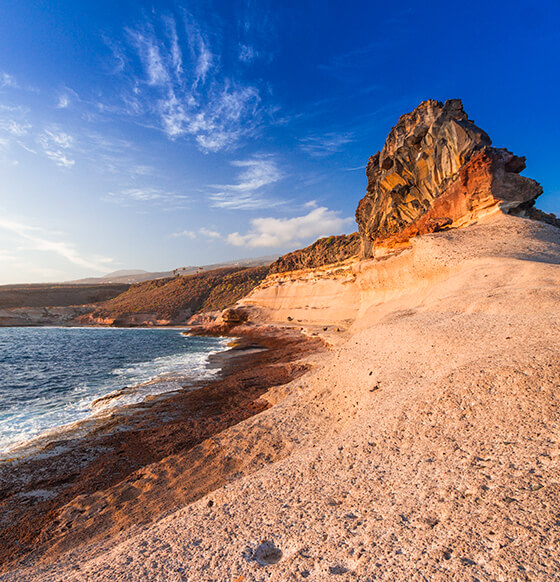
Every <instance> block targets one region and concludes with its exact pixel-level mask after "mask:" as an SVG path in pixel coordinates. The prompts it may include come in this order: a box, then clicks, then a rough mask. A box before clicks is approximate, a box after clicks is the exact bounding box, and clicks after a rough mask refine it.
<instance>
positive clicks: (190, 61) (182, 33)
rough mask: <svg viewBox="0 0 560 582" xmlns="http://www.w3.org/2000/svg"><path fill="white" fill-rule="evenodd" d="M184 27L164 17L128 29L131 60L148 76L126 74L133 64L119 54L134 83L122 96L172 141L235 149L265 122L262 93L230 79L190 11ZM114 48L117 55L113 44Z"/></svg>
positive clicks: (207, 149) (131, 110) (209, 149)
mask: <svg viewBox="0 0 560 582" xmlns="http://www.w3.org/2000/svg"><path fill="white" fill-rule="evenodd" d="M162 22H163V29H162V26H161V23H162ZM183 24H184V26H183V29H182V30H180V29H178V27H177V22H176V20H175V19H174V18H172V17H170V16H163V17H162V18H161V20H157V19H154V21H153V22H146V23H145V24H144V26H143V27H141V28H137V29H125V32H126V38H127V39H128V43H129V45H130V47H131V48H132V50H133V53H134V59H132V61H133V60H135V59H136V60H139V62H140V65H141V67H142V72H143V74H142V75H141V76H138V75H137V74H135V73H134V72H133V71H131V70H127V69H126V66H127V65H128V64H129V63H131V62H132V61H129V60H127V59H125V58H124V57H123V56H122V55H121V56H120V59H119V62H120V64H121V65H122V70H121V72H122V74H123V77H124V78H125V79H126V80H127V82H128V83H129V89H128V91H127V92H126V91H125V94H124V95H123V97H122V100H123V102H124V104H125V111H126V112H127V113H128V114H129V115H134V116H144V115H146V114H147V115H150V116H155V117H156V119H157V124H158V125H159V126H160V127H161V129H162V130H163V131H164V132H165V134H166V135H167V136H168V137H169V138H170V139H172V140H175V139H178V138H181V137H187V136H190V137H192V138H193V139H194V141H195V143H196V144H197V145H198V147H199V148H200V149H201V150H202V151H203V152H216V151H220V150H224V149H228V148H231V147H233V146H234V145H235V144H236V142H238V140H239V139H240V138H241V137H242V136H243V135H248V134H251V133H252V132H253V131H254V129H255V127H256V126H257V125H258V124H259V123H260V116H261V98H260V94H259V90H258V89H257V87H255V86H253V85H251V84H248V83H244V82H243V83H242V82H240V81H239V80H236V79H234V78H228V77H225V76H224V75H223V70H222V68H221V61H220V58H219V56H218V55H216V54H214V52H213V51H212V48H211V43H210V40H209V39H210V35H209V34H207V33H205V32H204V31H203V30H202V28H201V27H200V26H199V24H198V23H197V22H195V21H194V19H193V18H192V17H191V16H190V15H188V14H187V13H185V17H184V23H183ZM108 44H109V43H108ZM109 46H110V47H111V49H112V50H113V52H114V44H109ZM119 54H120V53H119Z"/></svg>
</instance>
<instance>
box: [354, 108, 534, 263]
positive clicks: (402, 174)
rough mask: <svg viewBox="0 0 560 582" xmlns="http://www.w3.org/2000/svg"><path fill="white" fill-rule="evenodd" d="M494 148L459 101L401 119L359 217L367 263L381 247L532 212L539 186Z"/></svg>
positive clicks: (515, 160) (373, 164) (380, 155)
mask: <svg viewBox="0 0 560 582" xmlns="http://www.w3.org/2000/svg"><path fill="white" fill-rule="evenodd" d="M491 143H492V142H491V140H490V138H489V137H488V135H487V134H486V133H485V132H484V131H483V130H482V129H480V128H478V127H477V126H476V125H475V124H474V123H473V122H472V121H471V120H469V118H468V117H467V114H466V113H465V111H464V110H463V105H462V103H461V101H460V100H458V99H453V100H449V101H446V102H445V104H442V103H441V102H438V101H434V100H429V101H424V102H423V103H421V104H420V105H419V106H418V107H417V108H416V109H415V110H414V111H412V112H411V113H407V114H405V115H402V116H401V117H400V119H399V121H398V123H397V125H396V126H395V127H394V128H393V129H392V130H391V132H390V133H389V136H388V137H387V140H386V142H385V145H384V147H383V149H382V150H381V151H380V152H377V153H376V154H375V155H374V156H372V157H371V158H370V160H369V162H368V165H367V170H366V174H367V177H368V186H367V193H366V195H365V197H364V198H363V199H362V200H361V201H360V203H359V205H358V209H357V210H356V220H357V222H358V226H359V230H360V235H361V254H362V257H363V258H368V257H372V256H373V253H374V247H375V245H377V244H384V245H389V246H390V245H391V244H394V243H399V242H404V241H406V240H408V239H409V238H411V237H412V236H416V235H418V234H424V233H429V232H436V231H438V230H442V229H444V228H447V227H450V226H461V225H463V224H468V223H469V222H472V221H474V220H476V219H477V218H478V217H479V216H481V215H483V214H485V213H489V212H492V211H493V210H496V209H498V208H500V209H501V210H502V211H503V212H506V213H512V214H515V213H523V212H526V211H528V210H529V209H530V208H531V207H532V206H533V204H534V201H535V199H536V198H537V197H538V196H540V194H541V193H542V188H541V186H540V185H539V184H538V183H537V182H535V181H534V180H531V179H529V178H525V177H523V176H520V175H519V172H521V171H522V170H523V169H524V168H525V158H521V157H518V156H515V155H513V154H512V153H511V152H509V151H507V150H505V149H497V148H493V147H491Z"/></svg>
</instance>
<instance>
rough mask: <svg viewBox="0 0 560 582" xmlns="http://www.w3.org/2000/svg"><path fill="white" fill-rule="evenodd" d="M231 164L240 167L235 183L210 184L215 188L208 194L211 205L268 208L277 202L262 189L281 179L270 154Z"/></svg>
mask: <svg viewBox="0 0 560 582" xmlns="http://www.w3.org/2000/svg"><path fill="white" fill-rule="evenodd" d="M231 164H232V166H235V167H237V168H241V171H240V173H239V175H238V181H237V183H235V184H223V185H214V186H211V187H212V188H213V189H215V190H217V192H214V193H212V194H210V199H211V200H212V205H213V206H215V207H217V208H229V209H232V210H249V209H257V208H269V207H270V206H275V205H277V204H278V203H277V202H275V201H273V200H270V199H269V198H267V197H266V196H265V194H264V193H263V189H265V187H266V186H269V185H270V184H274V183H275V182H278V181H279V180H281V179H282V172H281V171H280V169H279V168H278V165H277V163H276V161H275V160H274V159H272V158H271V157H270V156H264V157H254V158H251V159H248V160H237V161H234V162H231Z"/></svg>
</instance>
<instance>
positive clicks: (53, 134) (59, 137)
mask: <svg viewBox="0 0 560 582" xmlns="http://www.w3.org/2000/svg"><path fill="white" fill-rule="evenodd" d="M37 141H38V143H39V145H40V146H41V148H42V150H43V153H44V154H45V155H46V156H47V158H49V159H51V160H52V161H53V162H54V163H55V164H56V165H57V166H60V167H63V168H71V167H72V166H73V165H74V164H75V163H76V162H75V160H73V159H71V158H70V157H69V155H70V150H71V149H72V148H73V147H74V143H75V142H74V138H73V137H72V136H71V135H69V134H67V133H65V132H64V131H60V130H58V129H53V130H50V129H46V130H45V131H43V133H42V134H41V135H40V136H39V137H38V139H37Z"/></svg>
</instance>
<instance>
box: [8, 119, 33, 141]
mask: <svg viewBox="0 0 560 582" xmlns="http://www.w3.org/2000/svg"><path fill="white" fill-rule="evenodd" d="M0 129H3V130H4V131H6V132H8V133H9V134H11V135H13V136H14V137H23V136H24V135H27V133H28V132H29V130H30V129H31V125H30V124H29V123H19V122H17V121H14V120H13V119H0Z"/></svg>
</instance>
